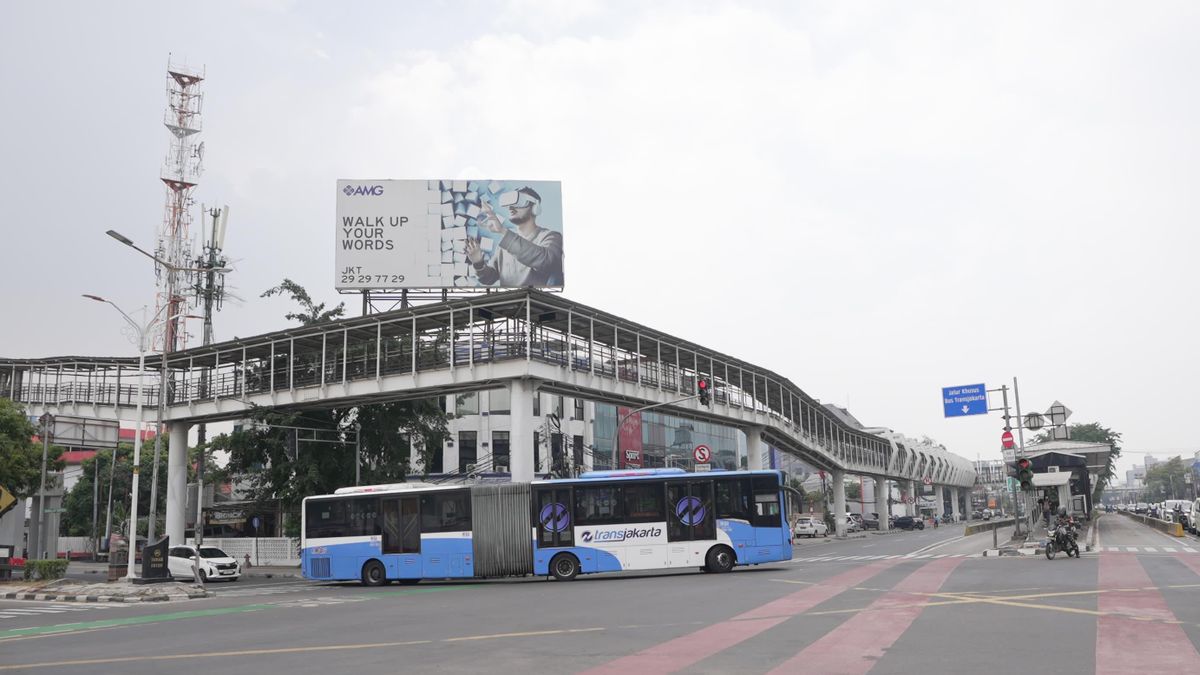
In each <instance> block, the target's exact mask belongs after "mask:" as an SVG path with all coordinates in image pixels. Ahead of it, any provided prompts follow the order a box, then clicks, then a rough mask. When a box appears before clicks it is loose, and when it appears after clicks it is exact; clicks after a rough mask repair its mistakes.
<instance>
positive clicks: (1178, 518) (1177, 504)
mask: <svg viewBox="0 0 1200 675" xmlns="http://www.w3.org/2000/svg"><path fill="white" fill-rule="evenodd" d="M1191 514H1192V503H1191V502H1189V501H1188V500H1186V499H1168V500H1167V501H1165V502H1163V511H1162V519H1163V520H1167V521H1170V522H1173V523H1179V524H1181V525H1183V529H1185V530H1188V529H1191V527H1190V526H1189V523H1190V521H1191Z"/></svg>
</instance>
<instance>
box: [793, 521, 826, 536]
mask: <svg viewBox="0 0 1200 675" xmlns="http://www.w3.org/2000/svg"><path fill="white" fill-rule="evenodd" d="M792 534H794V535H796V537H797V538H799V537H810V538H811V537H815V536H817V535H821V536H822V537H828V536H829V526H828V525H826V524H825V521H824V520H822V519H820V518H813V517H811V516H801V517H800V518H799V519H797V520H796V527H795V528H793V529H792Z"/></svg>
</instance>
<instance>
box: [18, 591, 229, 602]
mask: <svg viewBox="0 0 1200 675" xmlns="http://www.w3.org/2000/svg"><path fill="white" fill-rule="evenodd" d="M212 596H213V594H212V593H210V592H208V591H205V590H199V591H187V593H186V595H185V596H184V597H179V598H172V597H171V596H169V595H163V594H161V593H158V594H154V595H130V596H125V595H79V594H66V593H30V592H27V591H14V592H12V593H5V594H4V595H3V596H0V599H3V600H37V601H41V602H46V601H53V602H119V603H132V602H170V601H171V600H196V599H199V598H209V597H212Z"/></svg>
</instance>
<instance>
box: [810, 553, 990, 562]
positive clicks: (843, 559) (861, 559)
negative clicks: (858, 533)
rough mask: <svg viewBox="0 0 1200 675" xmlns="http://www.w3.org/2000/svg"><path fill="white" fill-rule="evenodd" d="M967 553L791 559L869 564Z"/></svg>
mask: <svg viewBox="0 0 1200 675" xmlns="http://www.w3.org/2000/svg"><path fill="white" fill-rule="evenodd" d="M968 555H970V554H968V553H907V554H896V555H829V556H820V557H814V558H792V562H794V563H796V562H869V561H871V560H936V559H938V558H966V557H967V556H968Z"/></svg>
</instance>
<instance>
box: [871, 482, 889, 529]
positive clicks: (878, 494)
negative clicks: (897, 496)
mask: <svg viewBox="0 0 1200 675" xmlns="http://www.w3.org/2000/svg"><path fill="white" fill-rule="evenodd" d="M888 492H889V490H888V482H887V480H885V479H883V478H876V479H875V510H876V511H877V512H878V513H879V531H880V532H887V531H888V529H890V528H889V527H888V526H889V525H890V524H891V521H889V520H888V518H889V517H890V516H891V511H892V510H891V509H890V508H889V507H888V496H889V495H888Z"/></svg>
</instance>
